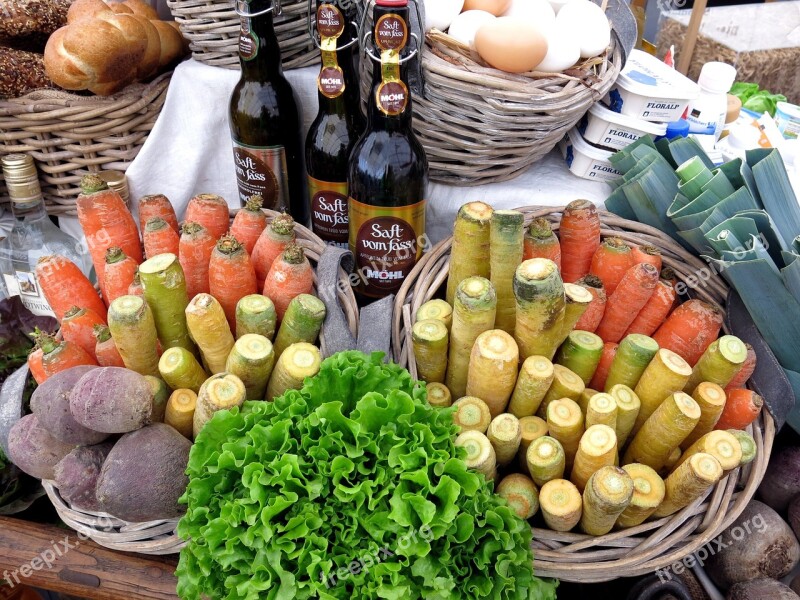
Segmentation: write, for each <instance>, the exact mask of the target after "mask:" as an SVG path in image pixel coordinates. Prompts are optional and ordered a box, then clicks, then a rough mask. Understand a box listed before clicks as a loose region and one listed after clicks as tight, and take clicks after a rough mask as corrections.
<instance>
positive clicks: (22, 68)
mask: <svg viewBox="0 0 800 600" xmlns="http://www.w3.org/2000/svg"><path fill="white" fill-rule="evenodd" d="M48 87H53V82H52V81H50V79H49V78H48V77H47V75H46V74H45V72H44V59H43V57H42V55H41V54H36V53H34V52H25V51H24V50H14V49H12V48H6V47H3V46H0V98H18V97H20V96H24V95H25V94H27V93H28V92H32V91H33V90H38V89H41V88H48Z"/></svg>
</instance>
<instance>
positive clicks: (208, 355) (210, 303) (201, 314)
mask: <svg viewBox="0 0 800 600" xmlns="http://www.w3.org/2000/svg"><path fill="white" fill-rule="evenodd" d="M186 324H187V325H188V326H189V333H190V334H191V336H192V339H193V340H194V341H195V343H196V344H197V346H198V347H199V348H200V352H201V354H202V355H203V360H204V362H205V365H206V368H207V369H208V370H209V371H210V372H211V373H212V374H216V373H222V372H223V371H225V362H226V361H227V360H228V355H229V354H230V353H231V349H232V348H233V342H234V340H233V334H232V333H231V328H230V327H229V326H228V319H227V318H226V317H225V311H224V310H223V309H222V305H221V304H220V303H219V302H217V300H216V298H214V296H212V295H211V294H197V295H196V296H195V297H194V298H192V300H191V302H189V306H187V307H186Z"/></svg>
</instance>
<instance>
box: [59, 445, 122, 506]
mask: <svg viewBox="0 0 800 600" xmlns="http://www.w3.org/2000/svg"><path fill="white" fill-rule="evenodd" d="M113 447H114V444H111V443H106V444H98V445H96V446H81V447H79V448H75V449H74V450H73V451H72V452H70V453H69V454H67V455H66V456H65V457H64V458H62V459H61V461H60V462H59V463H58V464H57V465H56V468H55V482H56V487H57V488H58V492H59V493H60V494H61V497H62V498H64V500H66V501H67V502H69V504H70V506H72V507H74V508H82V509H84V510H94V511H100V510H101V507H100V503H99V502H98V501H97V496H96V495H95V492H96V490H97V478H98V477H99V476H100V470H101V469H102V468H103V463H104V462H105V460H106V457H107V456H108V453H109V452H111V448H113Z"/></svg>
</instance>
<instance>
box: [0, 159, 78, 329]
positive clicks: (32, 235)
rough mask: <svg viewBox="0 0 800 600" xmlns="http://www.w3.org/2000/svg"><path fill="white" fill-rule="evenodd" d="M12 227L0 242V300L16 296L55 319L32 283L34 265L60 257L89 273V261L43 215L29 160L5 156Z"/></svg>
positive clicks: (41, 201) (70, 240)
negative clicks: (50, 258) (52, 256)
mask: <svg viewBox="0 0 800 600" xmlns="http://www.w3.org/2000/svg"><path fill="white" fill-rule="evenodd" d="M2 166H3V176H4V177H5V181H6V186H7V187H8V195H9V196H10V197H11V212H12V213H13V215H14V226H13V228H12V229H11V232H10V233H9V234H8V236H7V237H6V238H5V239H3V240H2V241H0V273H2V289H0V293H1V294H2V297H7V296H17V295H18V296H19V297H20V299H21V300H22V304H24V305H25V306H26V307H27V308H28V310H30V311H31V312H32V313H34V314H36V315H43V316H55V315H54V314H53V311H52V310H51V309H50V305H49V304H47V300H45V298H44V295H43V294H42V293H41V290H40V289H39V284H38V282H37V281H36V274H35V272H36V263H37V262H38V261H39V259H40V258H42V257H43V256H48V255H50V254H60V255H62V256H65V257H67V258H68V259H70V260H71V261H73V262H74V263H75V264H77V265H78V267H80V269H81V271H83V272H84V273H87V274H88V272H89V261H88V258H87V255H86V252H85V250H84V248H83V247H82V245H81V243H80V242H78V240H76V239H75V238H73V237H72V236H70V235H69V234H67V233H65V232H63V231H61V229H59V228H58V227H56V225H55V224H53V222H52V221H50V219H49V217H48V216H47V212H46V211H45V207H44V200H43V199H42V190H41V188H40V187H39V177H38V174H37V172H36V165H35V164H34V163H33V159H32V158H31V157H30V156H28V155H26V154H9V155H7V156H4V157H3V159H2Z"/></svg>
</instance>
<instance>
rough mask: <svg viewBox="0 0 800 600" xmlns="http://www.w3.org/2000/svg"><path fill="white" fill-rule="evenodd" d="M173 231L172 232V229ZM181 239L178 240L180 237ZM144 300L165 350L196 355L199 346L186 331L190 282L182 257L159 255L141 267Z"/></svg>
mask: <svg viewBox="0 0 800 600" xmlns="http://www.w3.org/2000/svg"><path fill="white" fill-rule="evenodd" d="M169 231H172V230H171V229H170V230H169ZM176 237H177V236H176ZM139 277H140V279H141V281H142V288H143V289H144V299H145V300H146V301H147V304H149V305H150V308H151V309H152V311H153V319H154V321H155V324H156V331H157V332H158V339H159V341H160V342H161V346H162V347H163V348H164V349H165V350H166V349H167V348H172V347H174V346H180V347H181V348H186V349H187V350H189V351H190V352H194V350H195V346H194V344H193V343H192V340H191V338H190V336H189V330H188V328H187V327H186V313H185V310H186V305H187V304H189V297H188V296H187V292H186V278H185V277H184V274H183V268H182V267H181V264H180V262H178V257H177V256H175V255H174V254H169V253H167V254H158V255H156V256H153V257H152V258H149V259H148V260H146V261H145V262H143V263H142V264H140V265H139Z"/></svg>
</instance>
